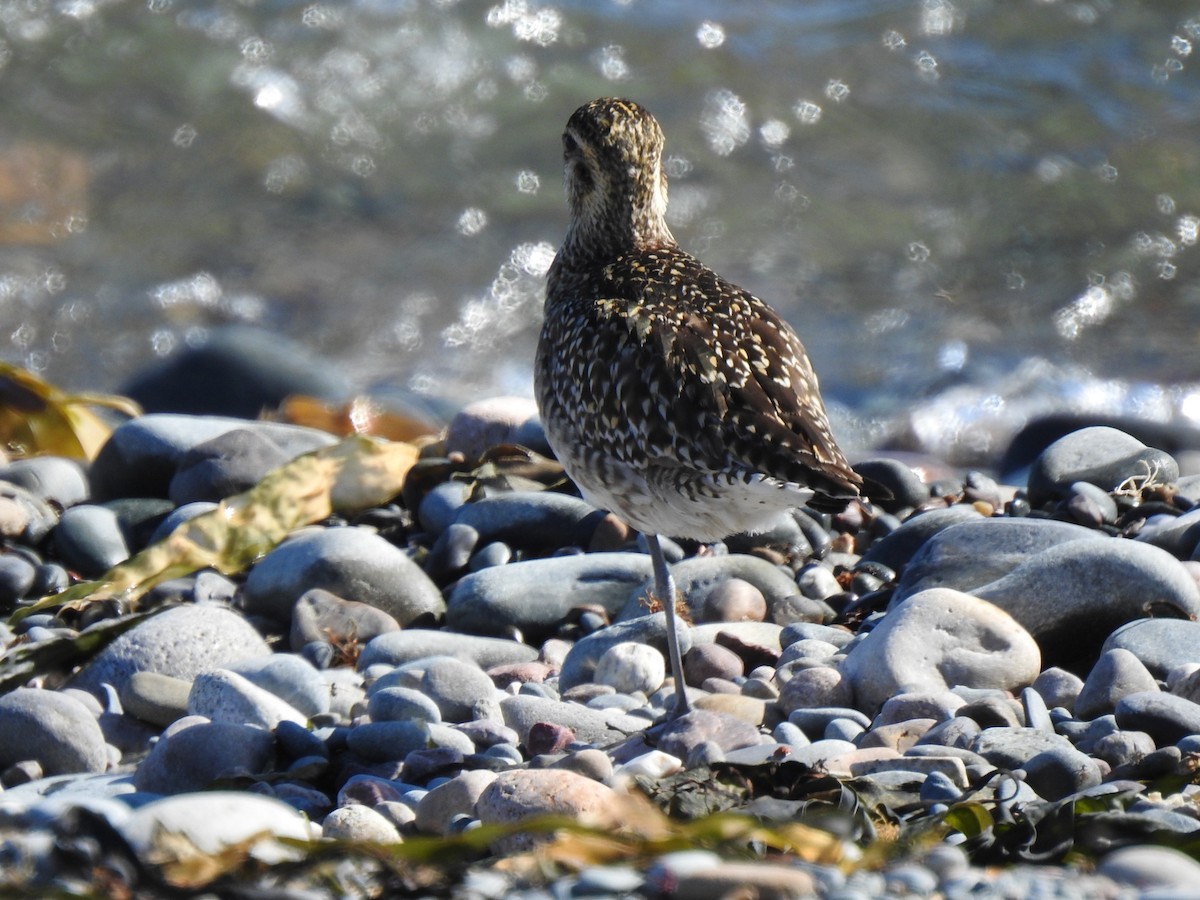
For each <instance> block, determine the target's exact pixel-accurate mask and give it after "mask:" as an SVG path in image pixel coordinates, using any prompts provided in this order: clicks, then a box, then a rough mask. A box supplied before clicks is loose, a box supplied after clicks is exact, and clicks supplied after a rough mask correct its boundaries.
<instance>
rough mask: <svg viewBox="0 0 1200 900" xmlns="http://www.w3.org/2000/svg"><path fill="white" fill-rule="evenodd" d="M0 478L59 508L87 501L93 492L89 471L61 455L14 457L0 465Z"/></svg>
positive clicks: (66, 507)
mask: <svg viewBox="0 0 1200 900" xmlns="http://www.w3.org/2000/svg"><path fill="white" fill-rule="evenodd" d="M0 480H3V481H7V482H10V483H11V484H15V485H19V486H20V487H22V488H24V489H25V490H27V491H28V492H29V493H30V494H32V495H33V496H35V497H37V498H38V499H39V500H42V501H44V502H46V503H52V504H54V505H55V506H57V507H58V508H59V509H69V508H70V507H72V506H78V505H79V504H81V503H86V502H87V500H88V498H89V496H90V495H91V486H90V485H89V484H88V479H87V474H86V473H85V472H84V470H83V467H82V466H81V465H80V464H79V463H78V462H76V461H75V460H73V459H66V458H65V457H62V456H32V457H28V458H26V459H15V460H13V461H12V462H10V463H9V464H8V465H6V466H4V467H3V468H0Z"/></svg>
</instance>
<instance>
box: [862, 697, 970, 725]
mask: <svg viewBox="0 0 1200 900" xmlns="http://www.w3.org/2000/svg"><path fill="white" fill-rule="evenodd" d="M965 705H966V701H965V700H963V698H962V697H960V696H959V695H958V694H956V693H954V692H953V691H922V692H909V693H904V694H897V695H896V696H895V697H890V698H888V700H887V701H886V702H884V704H883V706H882V707H880V709H879V715H877V716H876V717H875V719H874V721H873V722H872V723H871V727H872V728H879V727H881V726H884V725H893V724H895V723H897V722H906V721H908V720H910V719H932V720H933V721H934V722H935V723H936V722H948V721H949V720H950V719H953V718H954V716H955V714H956V713H957V712H958V710H960V709H961V708H962V707H963V706H965Z"/></svg>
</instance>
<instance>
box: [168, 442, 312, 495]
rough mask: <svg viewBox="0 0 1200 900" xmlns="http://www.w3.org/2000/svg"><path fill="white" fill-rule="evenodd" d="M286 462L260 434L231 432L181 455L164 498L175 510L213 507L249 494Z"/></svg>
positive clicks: (282, 452)
mask: <svg viewBox="0 0 1200 900" xmlns="http://www.w3.org/2000/svg"><path fill="white" fill-rule="evenodd" d="M289 459H290V457H289V455H288V454H287V453H285V452H284V451H283V449H282V448H281V447H280V446H279V445H278V444H276V443H275V442H274V441H272V440H271V439H270V438H268V437H267V436H266V435H265V434H264V433H263V432H262V431H260V430H258V429H256V428H234V429H233V430H231V431H226V432H225V433H224V434H220V435H217V436H216V437H214V438H211V439H209V440H207V441H202V442H201V443H199V444H196V445H195V446H194V447H192V448H191V449H189V450H188V451H187V452H185V453H184V454H183V456H182V457H181V458H180V460H179V463H178V465H177V467H176V470H175V475H174V477H172V478H171V483H170V484H169V485H168V486H167V498H168V499H169V500H170V501H171V502H172V503H174V504H175V505H176V506H183V505H184V504H185V503H196V502H201V501H208V502H210V503H215V502H217V501H219V500H223V499H225V498H226V497H230V496H232V495H234V494H240V493H241V492H242V491H246V490H249V489H250V488H252V487H254V485H256V484H258V482H259V481H261V480H262V479H263V477H264V476H265V475H266V474H267V473H268V472H270V471H271V470H272V469H277V468H279V467H280V466H282V465H283V464H284V463H286V462H288V460H289Z"/></svg>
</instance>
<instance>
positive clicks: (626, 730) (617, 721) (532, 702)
mask: <svg viewBox="0 0 1200 900" xmlns="http://www.w3.org/2000/svg"><path fill="white" fill-rule="evenodd" d="M500 709H501V710H502V711H503V713H504V724H505V725H507V726H508V727H509V728H511V729H513V731H515V732H516V733H517V734H518V735H519V736H520V739H521V743H523V744H524V743H526V742H527V741H528V740H529V729H530V728H532V727H533V726H534V725H537V724H538V723H539V722H553V723H554V724H555V725H561V726H563V727H564V728H569V729H571V731H573V732H574V733H575V737H576V739H577V740H580V741H583V742H585V743H588V744H595V745H597V746H604V745H605V744H612V743H615V742H617V741H619V740H621V739H622V738H625V737H627V736H628V735H631V734H635V733H637V732H639V731H644V730H645V728H646V725H647V721H646V720H645V719H642V718H639V717H637V716H629V715H626V714H625V713H623V712H620V711H619V710H615V709H592V708H590V707H587V706H580V705H579V704H578V703H568V702H566V701H561V700H549V699H547V698H545V697H534V696H533V695H531V694H517V695H516V696H515V697H506V698H505V699H503V700H501V701H500Z"/></svg>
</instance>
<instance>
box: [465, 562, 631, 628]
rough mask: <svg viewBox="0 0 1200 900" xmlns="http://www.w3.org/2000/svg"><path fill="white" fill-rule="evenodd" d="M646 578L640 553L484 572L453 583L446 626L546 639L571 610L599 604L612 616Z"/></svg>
mask: <svg viewBox="0 0 1200 900" xmlns="http://www.w3.org/2000/svg"><path fill="white" fill-rule="evenodd" d="M649 576H650V557H649V556H646V555H645V554H641V553H585V554H577V555H574V556H560V557H551V558H549V559H533V560H527V561H523V562H515V563H510V564H509V565H507V566H495V567H493V568H489V569H482V570H480V571H479V572H472V573H471V574H469V575H466V576H464V577H463V578H461V579H459V581H458V583H457V584H456V585H455V587H454V590H453V591H452V592H451V594H450V599H449V601H448V604H447V610H446V624H447V625H448V626H449V627H450V628H452V629H454V630H456V631H464V632H467V633H469V634H484V635H504V634H508V633H509V632H510V631H511V630H512V629H514V628H516V629H519V630H520V631H521V632H522V633H523V634H525V635H526V636H530V637H533V636H546V635H548V634H549V633H550V632H551V631H552V630H553V629H554V628H556V627H557V626H558V624H559V623H560V622H562V620H563V619H565V618H566V616H567V614H568V613H569V612H570V611H571V609H573V608H575V607H580V606H600V607H603V608H604V609H605V610H607V611H608V613H609V614H610V615H612V614H614V613H615V612H616V611H617V610H619V609H621V607H622V606H623V605H624V604H625V601H626V599H627V598H628V597H629V595H630V593H631V592H632V591H634V590H635V589H636V588H637V587H638V586H639V585H641V584H642V583H643V582H644V581H645V580H646V579H647V578H648V577H649ZM643 612H644V611H643Z"/></svg>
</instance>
